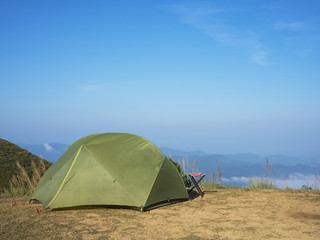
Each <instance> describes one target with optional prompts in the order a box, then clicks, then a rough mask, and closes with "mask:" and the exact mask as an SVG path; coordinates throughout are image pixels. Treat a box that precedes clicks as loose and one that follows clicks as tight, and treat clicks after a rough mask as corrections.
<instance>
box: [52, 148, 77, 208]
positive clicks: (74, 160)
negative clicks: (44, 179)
mask: <svg viewBox="0 0 320 240" xmlns="http://www.w3.org/2000/svg"><path fill="white" fill-rule="evenodd" d="M82 146H83V145H81V146H80V148H79V150H78V152H77V155H76V156H75V158H74V159H73V161H72V164H71V166H70V168H69V170H68V172H67V174H66V176H65V177H64V179H63V181H62V183H61V185H60V187H59V189H58V191H57V192H56V194H55V195H54V197H53V198H52V200H51V201H50V203H49V204H48V205H47V207H49V206H50V205H51V204H52V202H53V201H54V200H55V199H56V197H57V196H58V194H59V192H60V191H61V189H62V187H63V185H64V183H65V181H66V180H67V177H68V176H69V173H70V172H71V170H72V168H73V165H74V164H75V162H76V160H77V158H78V156H79V153H80V152H81V150H82Z"/></svg>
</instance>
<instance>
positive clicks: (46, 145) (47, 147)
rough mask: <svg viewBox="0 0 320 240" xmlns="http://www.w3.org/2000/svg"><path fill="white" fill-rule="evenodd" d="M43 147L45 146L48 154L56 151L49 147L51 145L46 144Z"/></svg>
mask: <svg viewBox="0 0 320 240" xmlns="http://www.w3.org/2000/svg"><path fill="white" fill-rule="evenodd" d="M43 146H44V148H45V149H46V151H47V152H52V151H53V150H54V149H53V147H51V146H50V145H49V143H45V144H43Z"/></svg>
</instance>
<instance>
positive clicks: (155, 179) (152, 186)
mask: <svg viewBox="0 0 320 240" xmlns="http://www.w3.org/2000/svg"><path fill="white" fill-rule="evenodd" d="M164 161H165V158H164V159H163V161H162V163H161V165H160V168H159V171H158V172H157V176H156V177H155V178H154V181H153V183H152V185H151V188H150V190H149V192H148V197H147V199H146V201H145V202H144V204H143V205H144V206H143V207H145V206H146V204H147V202H148V200H149V198H150V193H151V192H152V189H153V188H154V184H155V182H156V181H157V179H158V177H159V172H160V171H161V168H162V166H163V164H164Z"/></svg>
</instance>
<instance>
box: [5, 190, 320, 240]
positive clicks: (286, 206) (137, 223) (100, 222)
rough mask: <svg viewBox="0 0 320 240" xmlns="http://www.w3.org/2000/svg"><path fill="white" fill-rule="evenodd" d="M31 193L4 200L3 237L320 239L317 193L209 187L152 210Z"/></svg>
mask: <svg viewBox="0 0 320 240" xmlns="http://www.w3.org/2000/svg"><path fill="white" fill-rule="evenodd" d="M29 197H30V196H20V197H2V198H0V239H255V240H256V239H320V192H319V191H307V190H305V191H302V190H296V191H293V190H251V189H250V190H247V189H241V188H228V189H212V190H210V189H207V190H206V194H205V197H204V199H203V200H201V198H200V197H198V198H195V199H193V200H190V201H186V202H182V203H177V204H172V205H169V206H165V207H161V208H158V209H154V210H152V211H150V212H139V211H136V210H130V209H110V208H102V207H94V208H82V209H68V210H62V211H50V210H44V209H43V207H42V205H40V204H28V200H29ZM13 201H16V205H15V206H11V204H12V202H13ZM37 209H38V210H37ZM38 211H39V214H38Z"/></svg>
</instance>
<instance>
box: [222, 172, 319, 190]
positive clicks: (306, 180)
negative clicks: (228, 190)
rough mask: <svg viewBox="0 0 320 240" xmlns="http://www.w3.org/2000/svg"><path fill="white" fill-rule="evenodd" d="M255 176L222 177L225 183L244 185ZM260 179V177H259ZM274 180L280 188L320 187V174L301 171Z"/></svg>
mask: <svg viewBox="0 0 320 240" xmlns="http://www.w3.org/2000/svg"><path fill="white" fill-rule="evenodd" d="M253 178H255V177H230V178H224V177H222V183H223V184H231V185H232V184H240V185H242V186H246V185H247V184H248V183H249V182H250V180H251V179H253ZM257 178H258V179H260V177H257ZM272 182H273V183H274V184H276V186H277V187H278V188H281V189H286V188H292V189H301V187H302V186H303V185H306V186H307V187H311V188H312V189H314V190H315V189H317V190H319V189H320V176H318V175H311V174H310V175H303V174H301V173H293V174H290V175H289V176H288V177H286V178H282V177H278V178H272Z"/></svg>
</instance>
